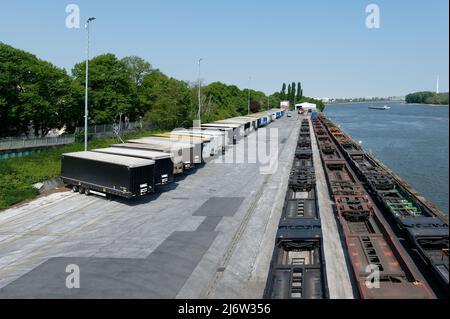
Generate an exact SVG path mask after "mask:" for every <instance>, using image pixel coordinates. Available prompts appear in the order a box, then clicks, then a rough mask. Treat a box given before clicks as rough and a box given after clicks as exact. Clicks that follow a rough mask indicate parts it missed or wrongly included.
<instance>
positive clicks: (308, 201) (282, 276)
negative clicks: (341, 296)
mask: <svg viewBox="0 0 450 319" xmlns="http://www.w3.org/2000/svg"><path fill="white" fill-rule="evenodd" d="M303 126H304V127H305V126H308V127H309V122H303ZM308 132H309V131H308ZM308 150H309V151H310V152H309V153H307V154H308V156H306V157H304V156H302V157H300V158H299V157H297V156H295V157H294V160H293V165H292V170H291V174H290V176H291V177H290V180H289V183H288V190H287V192H286V197H285V203H284V206H283V211H282V214H281V218H280V223H279V226H278V232H277V235H276V239H275V247H274V252H273V256H272V262H271V266H270V270H269V275H268V279H267V283H266V288H265V291H264V298H266V299H325V298H329V293H328V284H327V278H326V270H325V269H326V267H325V258H324V252H323V243H322V226H321V221H320V214H319V209H318V205H317V201H316V188H315V173H314V169H313V158H312V152H311V145H309V147H303V148H302V151H308Z"/></svg>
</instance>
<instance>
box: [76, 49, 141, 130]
mask: <svg viewBox="0 0 450 319" xmlns="http://www.w3.org/2000/svg"><path fill="white" fill-rule="evenodd" d="M85 65H86V62H82V63H79V64H77V65H75V67H74V68H73V71H72V74H73V76H74V81H75V82H76V84H77V85H82V86H84V85H85V74H86V72H85V68H86V67H85ZM137 101H138V100H137V92H136V86H135V83H134V82H133V81H132V80H131V78H130V77H129V76H128V73H127V67H126V65H125V63H124V62H123V61H120V60H118V59H117V58H116V56H115V55H113V54H103V55H99V56H97V57H95V58H93V59H92V60H91V61H89V99H88V105H89V114H90V118H91V120H92V121H93V122H95V123H97V124H104V123H112V122H115V121H117V120H118V119H119V116H120V115H122V118H123V117H125V116H128V117H129V118H130V119H135V118H136V116H137V115H138V114H140V111H141V110H140V107H139V104H138V103H137ZM78 103H84V102H83V101H78Z"/></svg>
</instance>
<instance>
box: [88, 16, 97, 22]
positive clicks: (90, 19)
mask: <svg viewBox="0 0 450 319" xmlns="http://www.w3.org/2000/svg"><path fill="white" fill-rule="evenodd" d="M95 19H97V18H96V17H90V18H89V19H87V21H86V22H87V23H89V22H91V21H94V20H95Z"/></svg>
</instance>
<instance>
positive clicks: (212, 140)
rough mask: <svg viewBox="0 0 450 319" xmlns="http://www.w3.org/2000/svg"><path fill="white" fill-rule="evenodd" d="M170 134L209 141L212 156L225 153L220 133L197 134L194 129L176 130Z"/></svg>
mask: <svg viewBox="0 0 450 319" xmlns="http://www.w3.org/2000/svg"><path fill="white" fill-rule="evenodd" d="M170 134H174V135H176V136H186V137H194V138H202V139H205V140H207V141H209V144H210V145H211V148H212V153H211V156H215V155H216V154H221V153H223V135H222V134H220V133H215V134H206V133H203V132H201V131H197V132H195V131H193V130H192V129H189V130H174V131H172V132H170Z"/></svg>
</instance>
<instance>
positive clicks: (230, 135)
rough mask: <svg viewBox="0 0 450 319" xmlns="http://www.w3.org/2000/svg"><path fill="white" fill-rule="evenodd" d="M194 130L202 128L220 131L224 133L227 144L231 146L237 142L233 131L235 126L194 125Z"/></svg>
mask: <svg viewBox="0 0 450 319" xmlns="http://www.w3.org/2000/svg"><path fill="white" fill-rule="evenodd" d="M193 129H194V130H202V131H218V132H222V133H223V135H224V139H225V146H226V147H228V146H231V145H233V144H236V142H235V140H234V132H233V128H231V127H214V126H210V127H208V126H205V125H202V127H201V128H198V127H194V128H193Z"/></svg>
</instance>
